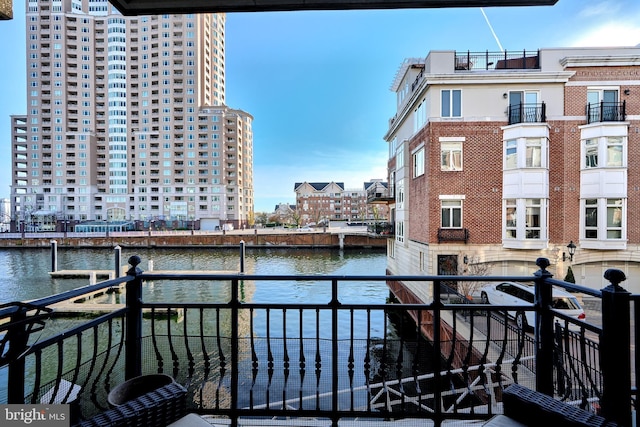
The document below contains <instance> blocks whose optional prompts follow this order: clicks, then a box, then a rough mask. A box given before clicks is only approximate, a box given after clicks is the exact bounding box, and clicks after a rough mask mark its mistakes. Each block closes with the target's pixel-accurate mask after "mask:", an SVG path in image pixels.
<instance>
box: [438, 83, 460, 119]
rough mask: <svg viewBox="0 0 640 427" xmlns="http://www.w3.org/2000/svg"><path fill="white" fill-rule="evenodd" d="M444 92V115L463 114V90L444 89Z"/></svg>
mask: <svg viewBox="0 0 640 427" xmlns="http://www.w3.org/2000/svg"><path fill="white" fill-rule="evenodd" d="M441 94H442V113H441V116H442V117H461V116H462V91H461V90H460V89H455V90H451V89H444V90H442V92H441Z"/></svg>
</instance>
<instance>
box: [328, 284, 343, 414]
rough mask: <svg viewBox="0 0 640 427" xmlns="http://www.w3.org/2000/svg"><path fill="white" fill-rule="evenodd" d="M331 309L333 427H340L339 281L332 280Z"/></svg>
mask: <svg viewBox="0 0 640 427" xmlns="http://www.w3.org/2000/svg"><path fill="white" fill-rule="evenodd" d="M329 305H330V307H331V408H332V411H331V412H332V416H331V426H332V427H338V420H339V417H338V415H337V414H338V409H339V400H338V398H339V396H338V393H339V391H340V387H339V384H338V381H339V375H338V366H339V363H340V359H339V355H338V342H339V341H338V339H339V338H340V337H339V334H338V330H339V328H338V308H339V307H340V305H341V304H340V301H339V300H338V281H337V280H336V279H332V280H331V301H330V302H329Z"/></svg>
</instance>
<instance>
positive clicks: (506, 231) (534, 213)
mask: <svg viewBox="0 0 640 427" xmlns="http://www.w3.org/2000/svg"><path fill="white" fill-rule="evenodd" d="M547 200H548V199H546V198H507V199H504V201H503V209H502V214H503V221H502V224H503V233H502V235H503V245H505V247H509V248H515V249H532V248H542V247H544V245H546V240H547V235H548V232H547V229H548V225H547V224H548V220H547V217H548V214H547V203H548V202H547Z"/></svg>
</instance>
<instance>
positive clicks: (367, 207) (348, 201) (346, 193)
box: [293, 179, 388, 224]
mask: <svg viewBox="0 0 640 427" xmlns="http://www.w3.org/2000/svg"><path fill="white" fill-rule="evenodd" d="M386 189H387V183H386V182H383V181H382V180H381V179H374V180H371V181H369V182H365V183H364V184H363V186H362V188H355V189H345V188H344V183H343V182H333V181H331V182H306V181H305V182H296V183H295V184H294V186H293V191H295V193H296V207H297V210H298V212H299V215H300V218H301V223H302V224H309V223H316V224H320V223H323V222H327V221H348V222H361V221H382V220H387V219H388V208H387V206H386V205H379V204H371V203H369V201H370V196H371V194H372V193H376V192H377V193H378V194H379V193H386V191H387V190H386Z"/></svg>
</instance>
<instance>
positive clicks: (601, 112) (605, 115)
mask: <svg viewBox="0 0 640 427" xmlns="http://www.w3.org/2000/svg"><path fill="white" fill-rule="evenodd" d="M586 110H587V111H586V113H587V123H598V122H623V121H625V119H626V118H627V104H626V101H622V102H599V103H595V104H591V103H589V104H587V107H586Z"/></svg>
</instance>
